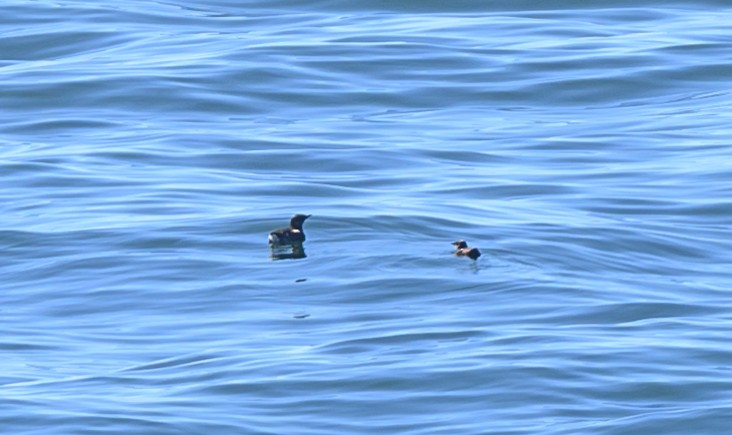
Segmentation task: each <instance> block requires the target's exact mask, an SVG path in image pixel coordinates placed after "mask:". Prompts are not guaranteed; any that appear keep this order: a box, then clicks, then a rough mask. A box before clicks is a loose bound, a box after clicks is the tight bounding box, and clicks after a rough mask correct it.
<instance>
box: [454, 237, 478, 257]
mask: <svg viewBox="0 0 732 435" xmlns="http://www.w3.org/2000/svg"><path fill="white" fill-rule="evenodd" d="M452 244H453V245H455V248H457V250H456V251H455V255H457V256H459V257H469V258H470V259H471V260H477V259H478V257H480V251H479V250H478V248H469V247H468V243H467V242H466V241H465V240H458V241H457V242H452Z"/></svg>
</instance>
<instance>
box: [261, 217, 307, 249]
mask: <svg viewBox="0 0 732 435" xmlns="http://www.w3.org/2000/svg"><path fill="white" fill-rule="evenodd" d="M310 216H311V215H309V214H296V215H293V216H292V218H291V219H290V226H289V227H287V228H280V229H279V230H274V231H272V232H271V233H269V244H270V245H286V244H293V243H302V242H304V241H305V233H304V232H303V230H302V224H303V222H305V219H307V218H309V217H310Z"/></svg>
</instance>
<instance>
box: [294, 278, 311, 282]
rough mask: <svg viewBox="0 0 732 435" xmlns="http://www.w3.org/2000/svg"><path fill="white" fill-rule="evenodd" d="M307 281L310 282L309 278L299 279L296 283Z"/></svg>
mask: <svg viewBox="0 0 732 435" xmlns="http://www.w3.org/2000/svg"><path fill="white" fill-rule="evenodd" d="M307 280H308V279H307V278H298V279H296V280H295V282H305V281H307Z"/></svg>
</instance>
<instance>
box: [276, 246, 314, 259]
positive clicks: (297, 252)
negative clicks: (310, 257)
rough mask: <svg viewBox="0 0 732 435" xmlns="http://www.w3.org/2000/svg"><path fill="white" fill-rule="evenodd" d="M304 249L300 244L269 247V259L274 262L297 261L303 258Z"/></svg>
mask: <svg viewBox="0 0 732 435" xmlns="http://www.w3.org/2000/svg"><path fill="white" fill-rule="evenodd" d="M305 257H307V255H305V247H304V246H303V245H302V243H293V244H289V245H270V250H269V258H271V259H272V260H273V261H276V260H297V259H299V258H305Z"/></svg>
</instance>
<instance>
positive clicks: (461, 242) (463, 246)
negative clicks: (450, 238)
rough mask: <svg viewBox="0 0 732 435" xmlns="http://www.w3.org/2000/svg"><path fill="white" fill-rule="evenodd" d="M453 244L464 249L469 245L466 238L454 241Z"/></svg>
mask: <svg viewBox="0 0 732 435" xmlns="http://www.w3.org/2000/svg"><path fill="white" fill-rule="evenodd" d="M452 244H453V245H455V247H456V248H457V249H463V248H467V247H468V243H467V242H466V241H465V240H458V241H456V242H452Z"/></svg>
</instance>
